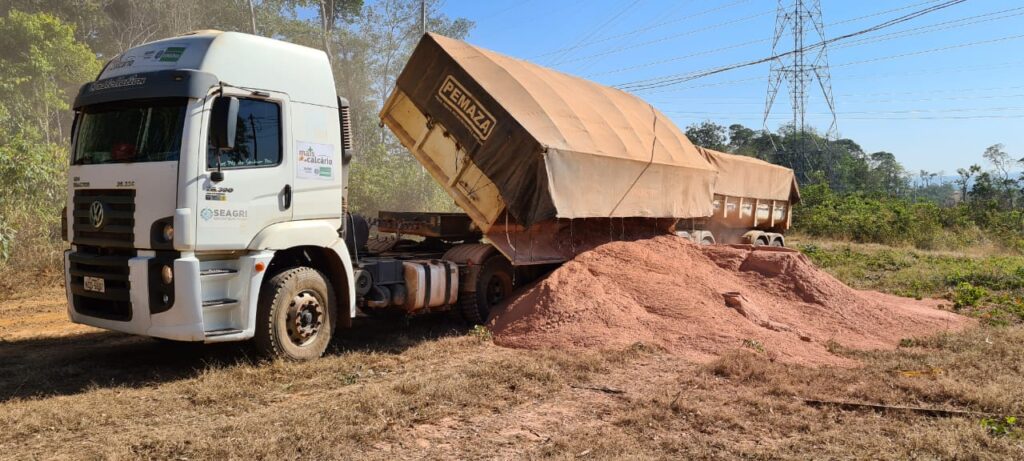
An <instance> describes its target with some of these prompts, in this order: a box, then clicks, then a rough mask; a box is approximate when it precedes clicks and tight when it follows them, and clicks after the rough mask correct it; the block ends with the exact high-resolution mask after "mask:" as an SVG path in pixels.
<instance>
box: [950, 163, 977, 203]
mask: <svg viewBox="0 0 1024 461" xmlns="http://www.w3.org/2000/svg"><path fill="white" fill-rule="evenodd" d="M980 171H981V166H979V165H971V166H970V167H968V168H957V169H956V174H957V176H959V178H957V180H956V184H957V185H958V186H960V201H962V202H966V201H967V198H968V197H967V188H968V186H970V184H971V178H972V177H974V175H976V174H978V172H980Z"/></svg>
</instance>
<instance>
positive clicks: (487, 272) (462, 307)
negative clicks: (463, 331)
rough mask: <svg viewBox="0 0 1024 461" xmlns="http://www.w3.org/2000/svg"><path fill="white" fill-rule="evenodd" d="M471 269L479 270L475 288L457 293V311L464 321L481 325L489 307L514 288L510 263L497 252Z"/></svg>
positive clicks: (487, 315)
mask: <svg viewBox="0 0 1024 461" xmlns="http://www.w3.org/2000/svg"><path fill="white" fill-rule="evenodd" d="M471 270H477V271H479V273H478V274H477V277H476V283H475V287H474V288H476V290H475V291H472V292H467V293H460V294H459V312H460V313H461V314H462V318H463V319H465V320H466V322H468V323H470V324H472V325H483V324H485V323H487V319H488V318H489V317H490V316H491V309H492V308H493V307H494V306H495V305H497V304H498V303H500V302H501V301H502V300H504V299H505V298H506V297H508V296H509V295H510V294H511V293H512V290H513V288H515V286H514V284H513V277H512V274H513V272H512V271H513V269H512V263H510V262H508V259H505V257H504V256H502V255H500V254H497V255H494V256H491V257H490V258H487V260H485V261H484V263H483V264H481V265H480V266H477V267H475V268H472V269H471Z"/></svg>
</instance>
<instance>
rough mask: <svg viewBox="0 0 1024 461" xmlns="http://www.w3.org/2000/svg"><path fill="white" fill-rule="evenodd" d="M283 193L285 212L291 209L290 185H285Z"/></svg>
mask: <svg viewBox="0 0 1024 461" xmlns="http://www.w3.org/2000/svg"><path fill="white" fill-rule="evenodd" d="M283 193H284V209H286V210H287V209H289V208H291V207H292V185H291V184H285V186H284V191H283Z"/></svg>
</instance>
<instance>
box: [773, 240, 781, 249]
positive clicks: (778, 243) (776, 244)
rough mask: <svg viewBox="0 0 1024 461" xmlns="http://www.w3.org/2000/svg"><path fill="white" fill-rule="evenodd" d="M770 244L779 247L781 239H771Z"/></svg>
mask: <svg viewBox="0 0 1024 461" xmlns="http://www.w3.org/2000/svg"><path fill="white" fill-rule="evenodd" d="M772 246H773V247H781V246H782V239H775V240H772Z"/></svg>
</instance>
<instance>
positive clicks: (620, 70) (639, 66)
mask: <svg viewBox="0 0 1024 461" xmlns="http://www.w3.org/2000/svg"><path fill="white" fill-rule="evenodd" d="M938 1H940V0H928V1H925V2H919V3H914V4H912V5H907V6H903V7H899V8H891V9H888V10H883V11H879V12H875V13H871V14H867V15H863V16H858V17H855V18H849V19H844V20H842V21H837V22H833V23H829V24H826V27H832V26H835V25H839V24H846V23H850V22H856V21H860V20H863V19H867V18H872V17H875V16H881V15H883V14H887V13H892V12H895V11H902V10H907V9H910V8H913V7H917V6H921V5H925V4H929V3H935V2H938ZM790 6H792V5H790ZM773 12H775V10H769V11H766V12H762V13H759V14H757V15H755V16H750V17H747V18H741V19H739V20H737V21H740V20H745V19H750V18H753V17H758V16H764V15H766V14H769V13H773ZM718 25H724V24H718ZM718 25H716V26H718ZM710 27H715V26H709V28H710ZM682 35H687V34H682ZM682 35H681V36H682ZM770 41H771V39H767V38H762V39H758V40H751V41H748V42H743V43H738V44H735V45H729V46H726V47H721V48H716V49H714V50H707V51H702V52H696V53H691V54H688V55H685V56H676V57H672V58H665V59H659V60H657V61H651V62H647V63H643V64H637V65H634V66H629V67H623V68H618V69H612V70H609V71H605V72H600V73H595V74H588V75H586V77H588V78H593V77H599V76H602V75H610V74H620V73H623V72H628V71H630V70H635V69H642V68H647V67H653V66H656V65H659V64H665V63H669V62H675V61H682V60H685V59H689V58H692V57H696V56H702V55H705V54H710V53H714V52H717V51H723V50H730V49H734V48H740V47H744V46H750V45H755V44H758V43H765V42H770Z"/></svg>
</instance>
